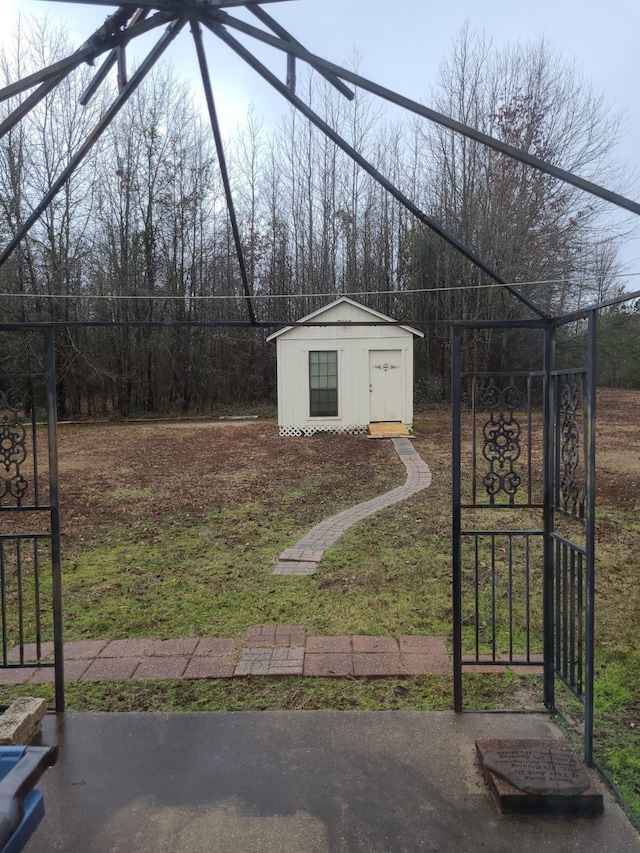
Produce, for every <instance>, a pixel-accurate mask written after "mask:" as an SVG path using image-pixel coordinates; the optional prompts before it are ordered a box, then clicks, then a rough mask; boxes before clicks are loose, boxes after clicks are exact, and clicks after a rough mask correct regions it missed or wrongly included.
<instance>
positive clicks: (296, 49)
mask: <svg viewBox="0 0 640 853" xmlns="http://www.w3.org/2000/svg"><path fill="white" fill-rule="evenodd" d="M214 14H215V15H216V20H217V21H218V22H219V23H221V24H224V25H225V26H230V27H233V28H234V29H237V30H239V31H240V32H243V33H245V34H246V35H249V36H252V37H253V38H255V39H258V40H259V41H262V42H264V43H265V44H269V45H271V47H275V48H276V49H277V50H282V51H284V52H285V53H293V54H294V55H295V56H297V57H298V59H301V60H302V61H303V62H307V63H308V64H309V65H311V66H312V67H314V68H316V70H318V71H320V70H325V71H329V72H331V73H332V74H335V75H336V76H337V77H341V78H342V79H343V80H348V81H349V82H350V83H352V84H353V85H354V86H359V87H360V88H361V89H365V90H366V91H367V92H371V94H372V95H376V96H377V97H379V98H383V99H384V100H386V101H390V102H391V103H392V104H396V105H397V106H399V107H402V108H403V109H405V110H409V111H410V112H412V113H416V115H420V116H422V117H423V118H426V119H429V121H433V122H435V123H436V124H440V125H442V127H446V128H447V129H448V130H453V131H454V132H455V133H460V134H461V135H462V136H466V137H467V138H468V139H474V140H475V141H476V142H480V143H481V144H482V145H486V146H487V147H488V148H492V149H493V150H494V151H499V152H500V153H501V154H506V155H507V156H508V157H512V158H513V159H514V160H518V161H519V162H520V163H525V164H526V165H527V166H532V167H533V168H534V169H537V170H538V171H539V172H544V173H545V174H547V175H551V176H552V177H554V178H558V179H559V180H561V181H564V182H565V183H567V184H571V185H572V186H574V187H578V189H581V190H584V191H585V192H588V193H590V194H591V195H595V196H598V197H599V198H602V199H604V200H605V201H608V202H610V203H611V204H615V205H617V206H618V207H622V208H624V209H625V210H630V211H631V212H632V213H635V214H638V215H640V204H639V203H638V202H637V201H632V200H631V199H628V198H625V196H621V195H618V193H614V192H611V190H608V189H606V188H605V187H601V186H599V185H598V184H594V183H592V182H591V181H587V180H585V179H584V178H580V177H579V176H578V175H574V174H573V173H572V172H568V171H566V170H565V169H560V168H558V167H557V166H554V165H552V164H551V163H547V162H546V161H545V160H540V159H539V158H538V157H534V156H533V155H532V154H529V153H528V152H527V151H524V150H522V149H521V148H516V147H515V146H513V145H509V144H508V143H506V142H501V141H500V140H499V139H495V138H494V137H493V136H488V135H487V134H486V133H482V132H481V131H479V130H476V128H473V127H469V126H468V125H466V124H462V122H459V121H456V120H455V119H452V118H449V116H445V115H443V114H442V113H438V112H436V111H435V110H432V109H430V108H429V107H425V106H424V105H423V104H420V103H418V102H417V101H412V100H411V99H410V98H405V97H404V96H403V95H399V94H398V93H397V92H394V91H392V90H391V89H386V88H385V87H384V86H380V85H378V84H377V83H374V82H372V81H371V80H367V78H366V77H361V76H360V75H359V74H356V73H355V72H353V71H349V70H348V69H346V68H342V67H341V66H340V65H335V63H333V62H327V60H326V59H322V58H321V57H320V56H316V54H314V53H309V51H307V50H305V49H304V48H303V47H301V46H300V45H298V44H296V43H295V42H293V43H292V42H288V41H285V40H284V39H278V38H276V37H275V36H272V35H270V34H269V33H265V32H264V31H262V30H260V29H259V28H258V27H253V26H251V24H247V23H245V21H241V20H240V19H239V18H233V17H232V16H231V15H229V14H228V13H226V12H222V11H220V12H215V13H214Z"/></svg>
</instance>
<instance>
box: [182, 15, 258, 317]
mask: <svg viewBox="0 0 640 853" xmlns="http://www.w3.org/2000/svg"><path fill="white" fill-rule="evenodd" d="M191 32H192V34H193V40H194V42H195V45H196V53H197V54H198V63H199V65H200V75H201V77H202V85H203V87H204V94H205V98H206V100H207V108H208V110H209V121H210V122H211V130H212V132H213V138H214V141H215V143H216V152H217V154H218V166H219V167H220V175H221V176H222V184H223V186H224V195H225V199H226V201H227V210H228V211H229V220H230V222H231V231H232V232H233V241H234V243H235V247H236V255H237V256H238V266H239V267H240V278H241V279H242V289H243V290H244V297H245V300H246V304H247V313H248V315H249V322H250V323H251V325H252V326H255V325H256V315H255V312H254V310H253V303H252V302H251V287H250V285H249V277H248V275H247V268H246V266H245V262H244V252H243V251H242V240H241V239H240V229H239V228H238V220H237V218H236V209H235V205H234V203H233V193H232V192H231V182H230V180H229V173H228V171H227V161H226V159H225V156H224V145H223V143H222V134H221V133H220V124H219V123H218V115H217V113H216V104H215V101H214V98H213V89H212V88H211V78H210V76H209V68H208V66H207V57H206V54H205V52H204V45H203V43H202V30H201V29H200V24H199V23H198V22H197V21H196V20H193V21H192V22H191Z"/></svg>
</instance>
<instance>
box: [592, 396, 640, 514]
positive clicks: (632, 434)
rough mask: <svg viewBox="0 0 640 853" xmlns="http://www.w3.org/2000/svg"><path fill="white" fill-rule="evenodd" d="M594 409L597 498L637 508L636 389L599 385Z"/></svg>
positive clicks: (639, 416) (639, 401)
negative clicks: (595, 412)
mask: <svg viewBox="0 0 640 853" xmlns="http://www.w3.org/2000/svg"><path fill="white" fill-rule="evenodd" d="M596 411H597V427H596V445H597V449H596V490H597V502H598V504H603V505H607V506H609V507H611V508H616V507H619V508H621V509H628V510H635V511H640V391H636V390H627V389H622V390H619V389H615V388H601V389H599V390H598V395H597V410H596Z"/></svg>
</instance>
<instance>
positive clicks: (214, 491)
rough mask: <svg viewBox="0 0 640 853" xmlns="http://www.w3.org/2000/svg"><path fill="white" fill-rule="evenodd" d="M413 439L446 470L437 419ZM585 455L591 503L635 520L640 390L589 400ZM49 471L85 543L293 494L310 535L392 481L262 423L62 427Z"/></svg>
mask: <svg viewBox="0 0 640 853" xmlns="http://www.w3.org/2000/svg"><path fill="white" fill-rule="evenodd" d="M416 432H417V447H418V449H419V452H422V453H423V454H424V458H425V459H427V461H428V462H429V463H430V464H431V463H433V464H434V466H435V467H436V468H437V467H446V465H447V461H448V458H449V453H450V449H449V443H450V414H449V411H448V409H446V408H445V407H442V408H441V409H438V410H435V411H430V412H426V413H424V414H423V415H419V416H418V417H417V418H416ZM597 445H598V450H597V500H598V504H602V505H606V506H608V507H610V508H616V507H619V508H621V509H624V510H632V511H633V510H640V391H628V390H613V389H601V390H600V391H599V392H598V426H597ZM59 465H60V492H61V505H62V523H63V532H66V533H70V532H71V531H72V530H76V531H77V530H78V529H79V528H81V529H82V530H83V531H84V534H85V535H87V534H88V533H90V531H91V530H92V529H101V530H104V528H105V527H108V526H109V525H110V524H121V523H122V522H123V521H124V522H128V523H130V524H132V525H133V527H134V528H135V524H136V520H137V519H138V518H141V517H142V516H143V515H147V517H148V507H149V504H151V505H152V506H153V514H155V515H157V516H163V517H164V518H165V519H166V518H169V519H171V520H174V521H176V522H179V521H181V520H184V521H186V520H189V521H196V520H197V519H199V518H203V517H205V516H207V515H208V513H210V511H211V510H212V509H215V508H219V507H224V506H227V505H229V504H230V503H235V502H237V501H247V500H251V499H252V498H254V499H256V500H259V499H260V500H262V499H265V498H267V499H271V497H273V498H275V496H276V495H277V494H278V492H279V491H282V490H283V489H287V490H288V489H291V488H292V487H294V486H295V485H296V484H297V485H298V487H299V498H298V501H297V502H296V505H295V507H294V508H293V510H292V511H293V512H295V513H296V515H299V516H300V519H299V520H300V523H301V524H305V523H310V524H314V523H316V522H317V521H318V520H319V519H321V518H323V517H324V516H325V514H326V511H325V510H326V508H327V507H329V506H332V507H333V506H336V505H344V506H347V505H349V504H350V503H351V502H356V501H357V500H366V499H368V498H369V497H372V496H374V495H375V494H378V493H379V492H380V491H383V490H384V489H385V488H392V487H394V486H396V485H398V484H399V483H400V482H402V480H403V477H404V469H403V468H402V466H401V465H400V463H399V462H398V460H397V458H396V456H395V454H394V453H393V451H392V449H391V448H390V445H389V443H388V442H384V441H374V440H366V439H364V438H363V437H362V436H327V435H323V436H318V437H316V438H312V439H296V438H280V437H279V436H278V432H277V426H276V424H275V422H274V421H249V422H242V423H239V422H215V423H210V424H201V423H197V424H189V423H182V424H170V425H168V424H123V425H109V426H104V425H101V426H95V427H92V426H71V425H69V426H63V427H61V428H60V434H59ZM328 484H330V493H329V489H328ZM105 495H108V496H109V497H108V499H107V500H106V501H105V499H104V498H105ZM143 505H144V506H146V507H147V509H146V510H145V511H144V512H143Z"/></svg>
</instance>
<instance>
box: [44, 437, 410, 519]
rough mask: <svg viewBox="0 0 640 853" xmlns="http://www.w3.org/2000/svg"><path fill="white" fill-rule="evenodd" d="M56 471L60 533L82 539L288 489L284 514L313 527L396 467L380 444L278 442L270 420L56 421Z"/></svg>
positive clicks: (393, 476) (373, 488)
mask: <svg viewBox="0 0 640 853" xmlns="http://www.w3.org/2000/svg"><path fill="white" fill-rule="evenodd" d="M59 468H60V494H61V514H62V529H63V533H66V534H70V533H73V532H77V531H78V530H82V531H83V535H84V536H88V535H90V534H91V531H92V530H95V531H96V532H97V531H98V530H102V531H104V529H105V528H108V527H109V526H111V525H113V526H120V525H121V524H122V523H128V524H130V525H131V528H132V533H135V530H136V525H137V524H138V523H141V521H142V519H145V524H147V523H148V519H149V517H150V515H151V516H156V517H157V518H158V519H160V518H162V520H163V521H164V522H167V521H169V522H176V523H181V522H185V523H195V522H197V521H198V520H199V519H202V518H205V517H207V516H208V515H210V513H211V512H212V511H213V510H216V509H224V508H225V507H228V506H232V505H234V504H238V503H244V502H246V501H251V500H255V501H256V502H259V501H265V500H266V501H270V500H275V499H276V497H277V495H278V494H279V493H282V492H285V491H286V492H290V491H291V490H294V491H297V492H298V498H297V500H296V502H295V505H294V506H292V507H291V512H292V513H293V514H294V515H295V516H296V517H298V518H299V523H300V524H301V525H303V526H304V525H306V524H311V525H313V524H315V523H316V522H317V521H318V519H320V518H323V517H324V516H325V515H326V514H327V510H326V507H327V506H331V507H334V506H336V505H340V506H344V507H346V506H349V505H350V504H351V503H352V502H353V501H354V499H355V500H360V499H362V500H367V499H368V498H370V497H373V496H375V495H376V494H378V493H379V492H381V491H384V490H385V488H393V487H394V486H396V485H398V484H399V483H401V482H402V480H403V472H404V468H403V466H402V465H401V464H400V463H399V461H398V459H397V457H396V455H395V453H393V450H392V448H391V447H390V446H389V444H388V443H387V442H380V441H373V440H366V439H363V437H362V436H327V435H324V436H321V437H318V438H317V439H313V438H312V439H295V438H281V437H279V435H278V430H277V425H276V423H275V421H258V422H256V421H251V422H244V423H236V422H231V423H230V422H225V425H224V426H222V425H221V424H220V423H213V424H172V425H167V424H152V425H146V424H129V425H114V426H104V425H103V426H96V427H90V426H63V427H62V428H61V429H60V431H59ZM329 483H330V490H329V488H328V484H329ZM105 497H106V499H105Z"/></svg>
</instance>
